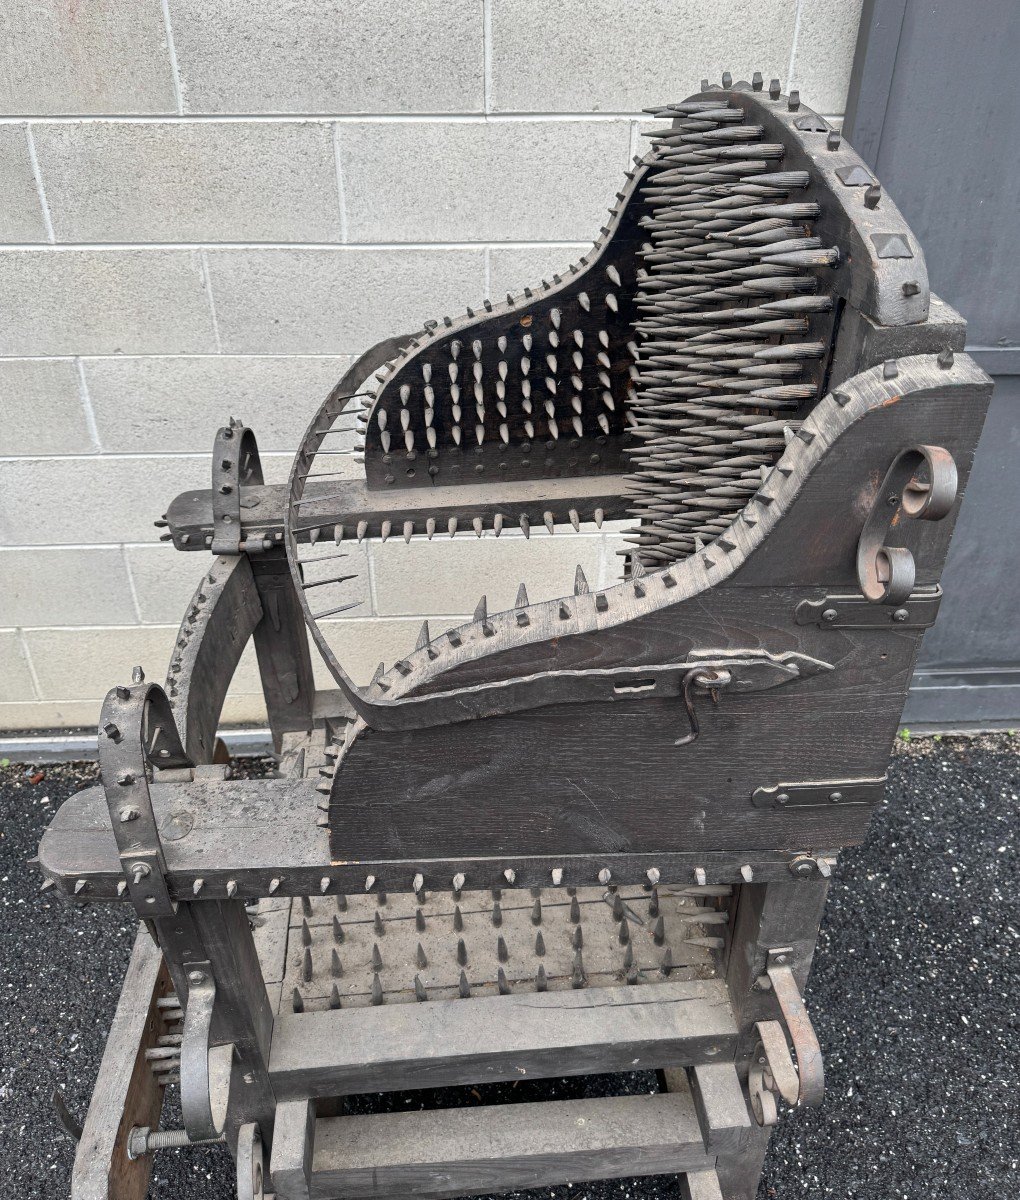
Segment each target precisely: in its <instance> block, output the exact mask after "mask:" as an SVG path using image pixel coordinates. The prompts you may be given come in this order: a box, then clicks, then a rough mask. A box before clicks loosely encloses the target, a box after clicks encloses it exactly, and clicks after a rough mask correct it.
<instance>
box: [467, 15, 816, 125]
mask: <svg viewBox="0 0 1020 1200" xmlns="http://www.w3.org/2000/svg"><path fill="white" fill-rule="evenodd" d="M796 12H797V3H796V0H728V3H727V4H726V5H725V6H724V7H723V6H720V5H716V4H705V3H703V2H699V0H629V2H628V3H627V4H625V5H620V4H619V3H617V0H589V2H588V3H587V4H585V5H584V6H583V7H579V6H577V5H574V4H560V5H555V4H553V5H550V4H548V3H546V0H506V2H504V3H499V4H493V5H492V19H491V23H492V91H491V100H492V107H493V110H494V111H496V112H550V111H552V112H599V111H602V112H633V113H637V112H640V111H641V110H642V109H643V108H646V107H649V106H650V105H653V104H662V103H669V102H671V101H675V100H682V99H684V97H685V96H689V95H690V94H691V93H693V92H696V91H698V89H699V85H700V81H701V79H702V78H703V77H704V76H708V77H709V78H711V79H713V80H718V79H719V78H721V76H722V72H723V71H727V70H728V71H732V72H733V76H734V78H735V79H740V78H748V79H749V78H750V76H751V73H752V72H753V71H755V70H758V71H761V72H762V74H763V75H764V76H765V78H766V79H769V78H771V77H772V76H778V77H780V78H782V79H784V80H785V78H786V75H787V71H788V68H789V63H790V49H791V47H792V45H793V31H794V24H795V20H796Z"/></svg>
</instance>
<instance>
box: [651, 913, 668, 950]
mask: <svg viewBox="0 0 1020 1200" xmlns="http://www.w3.org/2000/svg"><path fill="white" fill-rule="evenodd" d="M665 940H666V920H665V918H664V917H663V916H661V915H660V916H659V918H658V920H657V921H656V922H655V925H654V926H653V927H652V941H654V942H655V944H656V946H661V945H662V944H663V942H665Z"/></svg>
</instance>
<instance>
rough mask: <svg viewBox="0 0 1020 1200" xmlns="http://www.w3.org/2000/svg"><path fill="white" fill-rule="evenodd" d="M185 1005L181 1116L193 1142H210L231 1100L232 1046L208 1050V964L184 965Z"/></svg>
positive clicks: (212, 990) (211, 1003) (212, 1004)
mask: <svg viewBox="0 0 1020 1200" xmlns="http://www.w3.org/2000/svg"><path fill="white" fill-rule="evenodd" d="M184 970H185V973H186V975H187V978H188V1004H187V1007H186V1009H185V1011H184V1038H183V1041H182V1044H181V1113H182V1115H183V1117H184V1128H185V1129H186V1130H187V1132H188V1136H189V1137H190V1138H191V1140H192V1141H213V1140H215V1139H216V1138H218V1137H219V1136H220V1135H221V1134H222V1133H223V1127H224V1124H225V1123H226V1119H227V1102H228V1100H229V1098H230V1072H231V1067H232V1066H233V1060H234V1047H233V1044H232V1043H228V1044H227V1045H223V1046H210V1044H209V1040H210V1036H211V1033H212V1021H213V1013H214V1011H215V1008H216V981H215V979H214V978H213V973H212V967H211V965H210V964H209V963H208V962H193V963H185V964H184Z"/></svg>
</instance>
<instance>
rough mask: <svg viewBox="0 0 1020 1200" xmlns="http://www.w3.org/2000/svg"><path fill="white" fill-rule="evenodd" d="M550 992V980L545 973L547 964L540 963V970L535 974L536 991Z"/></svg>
mask: <svg viewBox="0 0 1020 1200" xmlns="http://www.w3.org/2000/svg"><path fill="white" fill-rule="evenodd" d="M548 990H549V979H548V977H547V976H546V973H545V964H544V963H539V964H538V970H537V971H536V972H535V991H536V992H547V991H548Z"/></svg>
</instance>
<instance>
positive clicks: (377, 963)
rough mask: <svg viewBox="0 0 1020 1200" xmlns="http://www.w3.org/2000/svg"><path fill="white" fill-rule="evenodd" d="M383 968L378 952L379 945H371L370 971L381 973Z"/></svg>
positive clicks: (375, 943)
mask: <svg viewBox="0 0 1020 1200" xmlns="http://www.w3.org/2000/svg"><path fill="white" fill-rule="evenodd" d="M382 968H383V960H382V954H381V953H380V952H379V943H378V942H373V943H372V970H373V971H381V970H382Z"/></svg>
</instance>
